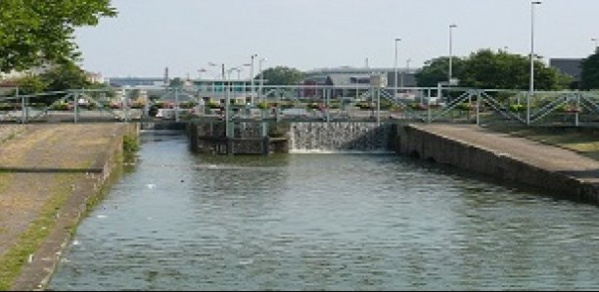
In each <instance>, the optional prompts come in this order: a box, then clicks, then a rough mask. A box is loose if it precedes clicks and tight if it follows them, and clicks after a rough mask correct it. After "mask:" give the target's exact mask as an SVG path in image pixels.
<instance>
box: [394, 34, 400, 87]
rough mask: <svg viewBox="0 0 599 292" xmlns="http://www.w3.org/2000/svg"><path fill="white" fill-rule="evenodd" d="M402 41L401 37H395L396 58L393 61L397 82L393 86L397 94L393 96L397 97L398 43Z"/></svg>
mask: <svg viewBox="0 0 599 292" xmlns="http://www.w3.org/2000/svg"><path fill="white" fill-rule="evenodd" d="M400 41H401V38H396V39H395V59H394V61H393V69H394V70H393V71H394V72H395V73H394V79H395V82H394V83H393V87H395V94H394V95H393V98H397V75H398V73H397V72H398V70H397V43H399V42H400Z"/></svg>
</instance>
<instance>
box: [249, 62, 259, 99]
mask: <svg viewBox="0 0 599 292" xmlns="http://www.w3.org/2000/svg"><path fill="white" fill-rule="evenodd" d="M256 57H258V54H253V55H252V56H251V57H250V58H251V59H252V62H250V96H251V100H252V103H254V58H256Z"/></svg>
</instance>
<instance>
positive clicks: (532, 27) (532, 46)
mask: <svg viewBox="0 0 599 292" xmlns="http://www.w3.org/2000/svg"><path fill="white" fill-rule="evenodd" d="M539 4H541V1H532V2H530V88H529V92H528V97H527V98H526V125H530V98H531V97H532V95H533V93H534V90H535V66H534V60H535V5H539Z"/></svg>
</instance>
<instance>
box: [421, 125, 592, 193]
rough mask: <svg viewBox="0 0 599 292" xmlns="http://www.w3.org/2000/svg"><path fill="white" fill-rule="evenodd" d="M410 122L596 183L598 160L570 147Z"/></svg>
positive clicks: (476, 128)
mask: <svg viewBox="0 0 599 292" xmlns="http://www.w3.org/2000/svg"><path fill="white" fill-rule="evenodd" d="M411 126H412V127H414V128H418V129H421V130H423V131H427V132H430V133H434V134H436V135H439V136H443V137H446V138H448V139H452V140H458V141H462V142H464V143H467V144H471V145H477V146H478V147H480V148H485V149H488V150H489V151H490V152H493V153H496V154H498V155H507V156H510V157H512V158H514V159H516V160H519V161H522V162H525V163H527V164H530V165H533V166H536V167H538V168H540V169H545V170H548V171H551V172H557V173H561V174H564V175H567V176H570V177H572V178H575V179H578V180H580V181H583V182H585V183H589V184H599V161H597V160H594V159H591V158H588V157H585V156H582V155H581V154H578V153H576V152H575V151H572V150H569V149H564V148H560V147H557V146H552V145H547V144H543V143H540V142H536V141H533V140H529V139H526V138H522V137H515V136H511V135H509V134H505V133H498V132H494V131H492V130H489V129H485V128H482V127H479V126H476V125H451V124H412V125H411Z"/></svg>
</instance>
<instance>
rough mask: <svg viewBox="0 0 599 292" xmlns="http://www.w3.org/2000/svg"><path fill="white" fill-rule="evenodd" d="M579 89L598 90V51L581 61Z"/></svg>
mask: <svg viewBox="0 0 599 292" xmlns="http://www.w3.org/2000/svg"><path fill="white" fill-rule="evenodd" d="M580 69H581V72H580V88H581V89H598V88H599V51H595V53H594V54H593V55H590V56H588V57H587V58H584V59H582V62H581V64H580Z"/></svg>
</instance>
